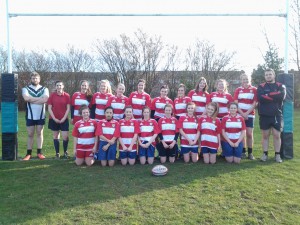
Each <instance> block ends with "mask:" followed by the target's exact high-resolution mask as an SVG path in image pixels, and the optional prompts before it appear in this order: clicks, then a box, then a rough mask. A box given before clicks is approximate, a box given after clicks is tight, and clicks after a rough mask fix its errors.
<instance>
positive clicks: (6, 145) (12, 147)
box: [2, 133, 18, 160]
mask: <svg viewBox="0 0 300 225" xmlns="http://www.w3.org/2000/svg"><path fill="white" fill-rule="evenodd" d="M17 152H18V138H17V133H2V160H16V159H17V155H18V154H17Z"/></svg>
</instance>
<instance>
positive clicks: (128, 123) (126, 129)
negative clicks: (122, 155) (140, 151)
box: [119, 119, 140, 151]
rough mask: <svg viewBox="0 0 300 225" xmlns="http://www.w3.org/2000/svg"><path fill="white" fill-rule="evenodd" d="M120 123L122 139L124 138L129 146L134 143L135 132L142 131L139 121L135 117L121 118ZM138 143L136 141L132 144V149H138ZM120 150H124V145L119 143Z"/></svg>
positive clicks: (125, 143)
mask: <svg viewBox="0 0 300 225" xmlns="http://www.w3.org/2000/svg"><path fill="white" fill-rule="evenodd" d="M119 124H120V139H122V141H123V143H124V145H125V146H126V147H129V146H130V145H131V143H132V139H133V137H134V135H135V134H138V133H139V131H140V126H139V122H138V121H137V120H135V119H131V120H125V119H121V120H120V121H119ZM136 149H137V145H136V143H134V145H133V146H132V151H136ZM119 151H123V147H122V145H121V144H119Z"/></svg>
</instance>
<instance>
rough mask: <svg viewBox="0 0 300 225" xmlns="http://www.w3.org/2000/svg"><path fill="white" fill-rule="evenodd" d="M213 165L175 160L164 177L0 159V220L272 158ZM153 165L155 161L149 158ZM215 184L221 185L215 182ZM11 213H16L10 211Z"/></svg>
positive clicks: (137, 169) (144, 170)
mask: <svg viewBox="0 0 300 225" xmlns="http://www.w3.org/2000/svg"><path fill="white" fill-rule="evenodd" d="M218 160H219V161H218V163H217V164H215V165H205V164H203V163H202V162H200V163H196V164H192V163H189V164H185V163H183V162H182V161H178V162H176V163H175V164H166V166H167V167H168V168H169V173H168V174H167V175H166V176H164V177H154V176H152V175H151V169H152V167H153V165H144V166H142V165H139V164H137V165H135V166H126V167H123V166H121V165H119V164H118V165H116V166H115V167H113V168H109V167H105V168H102V167H100V166H99V162H97V163H96V164H95V165H94V166H92V167H84V166H83V167H77V166H75V164H74V162H73V161H71V160H67V161H64V160H44V161H38V160H32V161H30V162H16V161H15V162H4V161H2V162H0V166H1V170H0V175H1V180H0V184H1V185H0V196H1V203H0V211H1V214H2V215H1V217H0V224H2V223H3V224H6V223H20V222H22V223H23V222H26V221H27V222H28V221H30V220H32V219H34V218H36V216H39V215H40V213H41V212H42V213H43V215H47V214H51V213H55V212H57V211H61V210H65V209H70V210H71V209H72V208H75V207H77V206H80V207H83V208H84V206H85V205H87V206H88V205H90V204H99V203H104V202H109V201H112V200H116V199H119V198H123V197H128V196H132V195H140V194H143V193H146V192H152V191H157V190H162V189H167V188H171V187H174V186H178V187H179V188H180V189H181V188H184V186H185V185H187V184H189V183H191V182H195V181H201V180H204V179H206V178H208V177H211V178H214V177H215V178H217V177H219V176H222V175H224V174H230V173H235V172H237V171H244V170H245V171H247V170H251V169H252V168H255V167H262V168H261V170H263V168H264V167H265V166H267V165H270V164H273V163H274V162H273V161H271V160H269V161H268V162H266V163H262V162H260V161H258V160H255V161H249V160H245V161H243V162H242V163H241V164H240V165H233V164H227V163H226V162H225V161H224V160H223V159H218ZM155 164H158V162H155ZM220 185H221V184H220ZM16 212H17V213H16Z"/></svg>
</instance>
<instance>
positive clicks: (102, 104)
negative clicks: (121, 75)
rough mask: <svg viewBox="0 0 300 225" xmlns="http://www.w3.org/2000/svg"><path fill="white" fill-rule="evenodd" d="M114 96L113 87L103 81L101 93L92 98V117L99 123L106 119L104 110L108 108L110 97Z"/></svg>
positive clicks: (100, 86) (101, 82) (100, 87)
mask: <svg viewBox="0 0 300 225" xmlns="http://www.w3.org/2000/svg"><path fill="white" fill-rule="evenodd" d="M111 96H112V93H111V86H110V83H109V81H108V80H101V81H100V85H99V92H96V93H95V94H94V95H93V98H92V102H91V105H92V109H91V117H92V118H94V119H96V120H97V121H99V120H103V119H105V116H104V109H105V108H106V104H107V101H108V99H109V97H111Z"/></svg>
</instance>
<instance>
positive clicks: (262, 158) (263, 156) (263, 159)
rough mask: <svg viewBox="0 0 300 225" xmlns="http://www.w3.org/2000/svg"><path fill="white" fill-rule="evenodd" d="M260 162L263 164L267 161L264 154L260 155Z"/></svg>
mask: <svg viewBox="0 0 300 225" xmlns="http://www.w3.org/2000/svg"><path fill="white" fill-rule="evenodd" d="M260 160H261V161H263V162H265V161H267V160H268V156H267V155H266V154H265V153H264V154H263V155H262V157H260Z"/></svg>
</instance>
